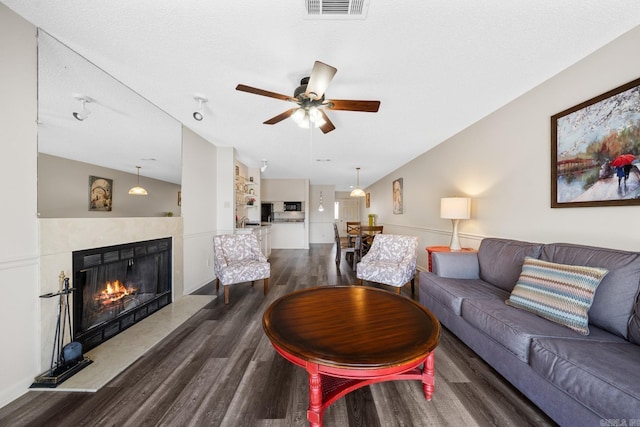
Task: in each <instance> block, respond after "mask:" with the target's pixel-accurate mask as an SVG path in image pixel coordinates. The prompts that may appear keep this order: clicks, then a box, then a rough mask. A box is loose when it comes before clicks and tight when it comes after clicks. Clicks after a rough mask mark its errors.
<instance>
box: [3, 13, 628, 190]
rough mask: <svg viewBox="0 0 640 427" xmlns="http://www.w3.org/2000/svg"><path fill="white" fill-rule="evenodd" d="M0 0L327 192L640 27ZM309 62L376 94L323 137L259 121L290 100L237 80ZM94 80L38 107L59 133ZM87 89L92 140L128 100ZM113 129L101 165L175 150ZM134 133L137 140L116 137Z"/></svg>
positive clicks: (278, 170)
mask: <svg viewBox="0 0 640 427" xmlns="http://www.w3.org/2000/svg"><path fill="white" fill-rule="evenodd" d="M0 1H1V2H2V3H4V4H6V5H7V6H8V7H9V8H11V9H12V10H14V11H15V12H17V13H18V14H20V15H22V16H23V17H24V18H25V19H27V20H28V21H30V22H32V23H33V24H34V25H36V26H38V27H40V28H42V29H43V30H44V31H45V32H46V33H47V34H50V35H51V36H52V37H53V38H55V39H57V40H59V41H60V42H61V43H62V44H64V45H66V46H68V47H69V48H71V49H73V50H74V51H76V52H78V53H79V54H80V55H82V56H83V57H85V58H86V59H88V60H89V61H90V62H91V63H93V64H95V65H96V66H97V67H99V68H101V69H102V70H104V71H106V72H107V73H108V74H110V75H111V76H113V77H115V79H117V80H118V81H120V82H122V83H123V84H124V85H125V86H127V87H128V88H130V89H132V90H133V91H135V92H136V93H137V94H139V95H141V96H142V97H143V98H145V99H147V100H148V101H150V102H151V103H153V104H155V105H156V106H158V107H159V108H160V109H161V110H162V111H164V112H166V113H167V114H168V115H170V116H171V117H173V118H174V119H175V120H176V121H177V122H181V123H183V124H184V125H185V126H187V127H189V128H191V129H192V130H193V131H195V132H196V133H198V134H199V135H201V136H202V137H204V138H205V139H207V140H208V141H210V142H211V143H213V144H215V145H218V146H233V147H235V148H236V149H237V153H238V157H239V159H240V160H241V161H243V162H244V163H246V164H247V165H249V166H253V167H258V166H259V165H260V161H261V159H267V160H268V162H269V168H268V169H267V171H266V172H265V174H264V175H263V176H264V177H265V178H309V179H310V180H311V183H312V184H315V185H336V186H337V188H338V189H346V188H348V187H349V186H350V185H353V184H354V181H355V168H356V167H358V166H359V167H361V168H362V169H361V174H360V181H361V184H362V185H363V186H366V185H367V184H370V183H373V182H374V181H376V180H378V179H380V178H382V177H383V176H385V175H386V174H388V173H390V172H391V171H393V170H394V169H396V168H398V167H399V166H401V165H403V164H405V163H406V162H408V161H409V160H411V159H412V158H414V157H416V156H418V155H420V154H421V153H424V152H425V151H428V150H429V149H430V148H432V147H434V146H435V145H437V144H439V143H440V142H442V141H443V140H445V139H446V138H448V137H450V136H452V135H454V134H456V133H457V132H459V131H461V130H462V129H464V128H465V127H467V126H469V125H470V124H472V123H474V122H476V121H477V120H480V119H481V118H482V117H484V116H486V115H488V114H490V113H491V112H493V111H495V110H496V109H498V108H500V107H502V106H503V105H505V104H506V103H508V102H510V101H511V100H513V99H515V98H516V97H518V96H520V95H522V94H523V93H525V92H526V91H528V90H530V89H532V88H533V87H535V86H537V85H538V84H540V83H542V82H543V81H545V80H547V79H548V78H550V77H552V76H553V75H555V74H557V73H558V72H560V71H562V70H563V69H565V68H567V67H568V66H570V65H572V64H574V63H575V62H576V61H578V60H580V59H581V58H583V57H585V56H587V55H588V54H590V53H591V52H593V51H595V50H596V49H598V48H600V47H602V46H603V45H605V44H607V43H608V42H610V41H611V40H613V39H614V38H616V37H618V36H620V35H621V34H623V33H625V32H627V31H629V30H630V29H632V28H634V27H636V26H637V25H640V2H638V1H635V0H610V1H606V2H604V1H602V0H563V1H557V0H536V1H514V0H484V1H477V0H458V1H455V0H431V1H426V2H425V1H417V0H414V1H403V2H397V1H396V2H390V1H381V0H371V1H370V2H368V5H369V7H368V12H367V15H366V18H365V19H361V20H342V19H335V20H331V19H316V20H314V19H308V17H307V16H306V13H305V8H304V1H303V0H289V1H276V2H263V1H255V0H254V1H249V0H234V1H225V2H222V1H215V0H189V1H186V0H185V1H179V2H178V1H166V0H144V1H135V2H132V1H124V0H110V1H106V0H102V1H91V2H88V1H81V0H56V1H45V0H39V1H36V0H0ZM315 60H320V61H323V62H325V63H327V64H330V65H332V66H334V67H336V68H337V69H338V72H337V74H336V76H335V77H334V79H333V81H332V83H331V84H330V86H329V88H328V90H327V92H326V96H327V98H336V99H365V100H380V101H381V107H380V111H379V112H378V113H357V112H349V111H329V112H328V113H327V114H328V115H329V117H330V118H331V120H332V121H333V123H334V124H335V126H336V130H334V131H333V132H331V133H329V134H326V135H325V134H322V133H321V132H320V131H319V130H312V131H309V130H304V129H301V128H298V127H297V126H296V125H295V124H294V123H293V122H292V120H290V119H289V120H286V121H283V122H280V123H279V124H276V125H273V126H268V125H264V124H262V122H263V121H264V120H266V119H269V118H271V117H273V116H275V115H277V114H279V113H281V112H283V111H285V110H287V109H289V108H290V107H291V106H292V105H291V104H289V103H287V102H284V101H280V100H277V99H271V98H265V97H261V96H257V95H253V94H248V93H243V92H238V91H236V90H235V87H236V85H237V84H238V83H243V84H246V85H249V86H254V87H258V88H262V89H266V90H269V91H273V92H278V93H282V94H286V95H289V94H292V93H293V90H294V89H295V88H296V86H298V84H299V81H300V79H301V78H302V77H304V76H307V75H309V73H310V71H311V68H312V66H313V62H314V61H315ZM88 74H89V73H88ZM41 79H44V78H43V76H41ZM60 80H61V79H60ZM43 81H44V80H43ZM50 81H51V82H52V83H55V82H56V81H57V79H50ZM105 85H107V84H106V83H104V82H103V81H102V80H101V79H100V78H97V81H96V88H95V89H92V88H91V86H90V84H88V85H87V86H83V87H77V88H76V87H74V85H73V81H71V82H67V83H65V85H64V86H63V87H62V88H59V89H56V90H57V91H58V92H56V93H57V95H55V96H52V100H51V101H50V102H51V105H50V106H49V107H48V108H50V109H52V110H55V109H58V110H61V112H59V113H58V114H57V115H56V114H53V113H52V114H50V115H49V116H47V117H46V118H47V124H48V125H50V126H52V127H60V128H65V129H67V130H68V127H69V126H70V124H69V123H67V124H62V123H55V121H56V119H55V117H60V118H59V120H66V121H68V120H69V117H70V116H69V114H70V111H69V109H70V108H73V107H72V106H73V105H75V104H74V103H75V100H74V99H73V96H74V94H78V93H84V94H86V95H88V96H96V95H93V91H94V90H95V91H96V93H99V92H100V90H101V89H100V87H102V91H103V92H104V90H105V89H104V87H105ZM109 92H110V93H112V94H116V92H114V91H109ZM194 94H203V95H205V96H207V97H208V98H209V102H208V103H207V104H206V108H205V119H204V120H203V121H202V122H196V121H195V120H194V119H193V118H192V116H191V115H192V113H193V111H194V110H195V107H196V102H195V101H194V99H193V96H194ZM593 95H594V96H595V95H597V94H595V93H594V94H593ZM58 97H60V98H64V99H60V100H56V99H57V98H58ZM96 98H97V101H102V100H104V101H105V102H107V101H108V105H102V104H101V103H100V102H99V103H97V104H95V105H93V106H90V107H89V108H90V109H91V107H93V109H92V115H91V117H90V119H89V120H91V121H94V120H95V124H93V125H92V126H95V128H94V129H93V131H92V133H91V134H88V135H89V136H90V135H99V134H103V133H104V134H106V132H108V131H109V130H111V131H113V128H114V127H116V126H114V122H113V121H112V120H111V119H109V120H105V118H104V117H103V118H101V117H100V114H99V113H100V112H101V111H103V110H111V111H112V112H113V111H121V112H124V111H125V110H126V109H127V107H125V104H128V103H135V102H133V101H131V100H130V99H129V98H128V97H127V96H125V95H124V94H122V98H121V101H120V102H122V104H123V105H118V102H119V101H118V99H117V98H112V97H107V96H106V95H104V94H101V95H100V96H99V97H98V96H96ZM42 101H44V100H41V102H42ZM567 107H569V106H567ZM135 114H136V115H139V116H137V117H139V120H138V121H139V122H140V123H141V124H152V128H153V127H155V126H157V127H158V128H159V129H158V130H160V132H159V133H160V134H166V133H167V132H173V129H174V126H173V125H166V126H168V128H170V129H172V130H171V131H166V132H165V128H164V127H163V126H164V125H160V124H158V123H159V122H158V121H157V120H158V119H159V117H160V116H159V114H158V113H152V112H148V113H144V112H143V111H142V110H136V112H135ZM122 115H125V114H122ZM147 115H148V117H147ZM160 115H161V114H160ZM43 118H44V117H43V116H41V117H40V119H43ZM71 120H73V119H72V118H71ZM89 120H87V121H85V122H82V123H81V124H83V125H84V124H88V123H89ZM169 121H170V120H169ZM52 122H53V123H52ZM120 123H122V124H120ZM44 124H45V123H43V126H44ZM73 124H75V123H73ZM117 127H118V128H123V129H120V130H124V131H125V133H119V134H116V135H117V136H116V137H112V138H111V140H110V141H107V142H104V141H101V144H102V145H104V144H110V147H111V149H112V151H114V152H117V153H120V155H119V156H116V157H115V158H114V159H113V160H112V161H113V162H116V163H118V162H119V163H120V164H110V165H107V166H109V167H113V168H115V169H121V170H131V166H132V165H135V164H140V163H141V162H143V161H146V162H147V163H149V161H148V159H149V158H152V157H153V158H157V160H156V161H154V162H155V163H154V165H155V167H156V168H164V167H166V168H170V167H173V166H171V163H172V161H169V160H167V159H166V157H167V156H175V155H176V154H174V153H176V151H175V149H167V150H159V151H158V153H155V152H148V153H147V152H146V151H147V150H149V151H153V149H155V148H158V147H153V144H149V143H148V141H145V137H144V135H146V133H147V132H149V133H150V135H149V137H150V138H149V139H150V140H151V141H152V142H153V143H155V144H164V142H163V141H164V140H166V139H168V138H161V137H159V136H156V135H154V132H153V131H152V130H149V129H150V128H146V129H143V130H142V131H140V130H136V129H135V125H126V122H124V121H123V122H118V124H117ZM152 128H151V129H152ZM136 132H140V137H139V138H138V139H137V140H132V139H131V138H127V137H126V134H127V133H129V134H136ZM50 134H51V135H50V137H51V139H52V140H51V141H50V144H52V145H54V146H55V144H56V141H55V132H50ZM63 134H64V133H63ZM71 134H74V133H73V132H67V133H66V136H62V137H61V138H66V139H67V140H69V139H73V137H72V136H70V135H71ZM42 136H44V135H42V133H41V137H42ZM122 139H125V140H124V141H123V140H122ZM58 142H59V143H63V141H62V139H60V141H58ZM67 143H69V144H71V143H74V144H79V143H80V142H79V141H75V142H74V141H71V142H69V141H67ZM83 143H85V144H87V143H90V142H87V141H86V137H85V140H84V141H83ZM136 145H139V147H138V148H140V150H133V149H132V147H134V146H136ZM145 147H147V148H145ZM66 149H68V150H69V151H73V150H72V148H71V147H67V148H66ZM87 155H88V156H90V153H89V154H87ZM157 156H160V157H157ZM145 159H147V160H145ZM316 159H331V161H330V162H318V161H316ZM85 161H88V162H94V163H97V162H96V161H95V160H94V159H91V158H87V159H86V160H85ZM110 161H111V160H110ZM147 163H144V164H143V170H142V171H141V174H142V175H145V169H146V165H147ZM173 163H175V162H173ZM165 164H166V165H165ZM151 168H152V166H149V169H151ZM132 173H135V169H134V170H132ZM169 175H171V174H168V175H167V177H166V178H165V179H167V180H173V181H175V180H174V179H173V178H169ZM149 176H151V175H150V174H149ZM156 176H160V174H158V175H156ZM171 176H174V175H171Z"/></svg>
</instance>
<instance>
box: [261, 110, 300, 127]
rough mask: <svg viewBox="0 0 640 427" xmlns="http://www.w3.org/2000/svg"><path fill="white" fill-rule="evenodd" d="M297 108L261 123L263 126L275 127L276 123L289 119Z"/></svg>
mask: <svg viewBox="0 0 640 427" xmlns="http://www.w3.org/2000/svg"><path fill="white" fill-rule="evenodd" d="M297 109H298V108H291V109H289V110H287V111H285V112H284V113H280V114H278V115H277V116H275V117H272V118H270V119H269V120H267V121H265V122H263V123H264V124H265V125H275V124H276V123H278V122H281V121H283V120H284V119H287V118H289V117H291V115H292V114H293V113H294V112H295V111H296V110H297Z"/></svg>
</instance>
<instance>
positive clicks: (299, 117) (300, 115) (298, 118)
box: [291, 108, 306, 124]
mask: <svg viewBox="0 0 640 427" xmlns="http://www.w3.org/2000/svg"><path fill="white" fill-rule="evenodd" d="M305 116H306V112H305V111H304V108H298V109H297V110H296V111H295V112H294V113H293V114H292V115H291V118H292V119H293V121H294V122H296V124H300V123H301V122H302V121H303V120H304V118H305Z"/></svg>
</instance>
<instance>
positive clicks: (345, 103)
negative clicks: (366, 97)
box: [325, 99, 380, 113]
mask: <svg viewBox="0 0 640 427" xmlns="http://www.w3.org/2000/svg"><path fill="white" fill-rule="evenodd" d="M325 106H326V108H328V109H329V110H346V111H364V112H365V113H377V112H378V109H379V108H380V101H357V100H353V99H330V100H328V101H327V102H326V103H325Z"/></svg>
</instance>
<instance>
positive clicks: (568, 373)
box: [529, 328, 640, 420]
mask: <svg viewBox="0 0 640 427" xmlns="http://www.w3.org/2000/svg"><path fill="white" fill-rule="evenodd" d="M594 329H595V328H594ZM639 360H640V346H637V345H635V344H631V343H610V342H608V343H605V342H593V341H584V340H567V339H556V338H535V339H534V340H533V342H532V346H531V355H530V357H529V364H530V366H531V367H532V369H533V370H534V371H536V372H537V373H538V374H539V375H541V376H542V377H543V378H545V379H546V380H547V381H549V382H551V383H552V384H554V385H555V386H556V387H558V388H559V389H561V390H563V391H564V392H565V393H567V394H568V395H570V396H571V397H573V398H574V399H576V400H577V401H579V402H580V403H582V404H583V405H584V406H586V407H587V408H589V409H591V410H592V411H593V412H594V413H595V414H597V415H599V416H600V417H602V418H611V415H612V414H615V418H617V419H624V420H629V419H635V420H637V419H638V416H639V415H640V409H639V408H638V401H639V400H640V370H638V369H634V367H636V366H637V365H638V361H639Z"/></svg>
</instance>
